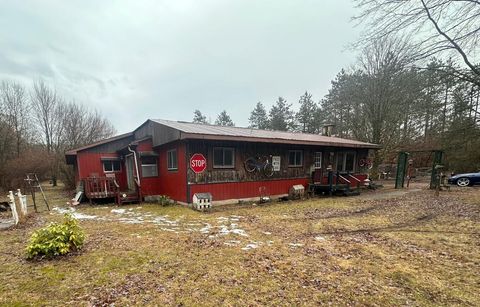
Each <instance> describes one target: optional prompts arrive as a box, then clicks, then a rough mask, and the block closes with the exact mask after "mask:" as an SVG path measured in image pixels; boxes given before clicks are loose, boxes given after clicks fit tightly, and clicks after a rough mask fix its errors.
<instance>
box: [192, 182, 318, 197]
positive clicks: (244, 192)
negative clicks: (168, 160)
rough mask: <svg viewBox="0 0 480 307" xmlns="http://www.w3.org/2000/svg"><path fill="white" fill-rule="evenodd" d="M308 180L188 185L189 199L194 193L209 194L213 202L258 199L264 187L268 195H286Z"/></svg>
mask: <svg viewBox="0 0 480 307" xmlns="http://www.w3.org/2000/svg"><path fill="white" fill-rule="evenodd" d="M308 182H309V179H308V178H298V179H282V180H268V181H247V182H228V183H210V184H208V183H207V184H192V185H190V199H189V202H191V201H192V196H193V194H195V193H202V192H210V193H211V194H212V197H213V200H214V201H216V200H226V199H237V198H252V197H260V188H261V187H265V188H266V193H267V194H268V195H280V194H288V191H289V189H290V187H291V186H292V185H294V184H301V185H303V186H304V187H306V186H307V185H308Z"/></svg>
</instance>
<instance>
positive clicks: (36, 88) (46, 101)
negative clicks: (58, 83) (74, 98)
mask: <svg viewBox="0 0 480 307" xmlns="http://www.w3.org/2000/svg"><path fill="white" fill-rule="evenodd" d="M31 102H32V111H33V114H34V118H35V120H36V123H37V125H38V128H39V130H40V132H41V134H42V138H43V142H44V144H45V146H46V147H47V151H48V152H49V153H50V152H53V151H54V150H55V149H58V147H59V141H60V139H61V135H62V130H63V124H64V123H63V121H62V112H63V110H62V108H63V103H62V102H61V98H60V97H59V96H58V95H57V92H56V91H55V90H54V89H51V88H50V87H48V86H47V85H46V84H45V82H44V81H43V80H39V81H36V82H35V83H34V84H33V91H32V92H31Z"/></svg>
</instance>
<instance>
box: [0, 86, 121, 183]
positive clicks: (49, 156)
mask: <svg viewBox="0 0 480 307" xmlns="http://www.w3.org/2000/svg"><path fill="white" fill-rule="evenodd" d="M115 132H116V131H115V129H114V127H113V125H112V124H111V123H110V122H109V121H108V119H106V118H105V117H104V116H102V115H101V114H100V113H99V112H98V111H97V110H92V109H89V108H87V107H86V106H85V105H83V104H80V103H78V102H75V101H67V100H66V99H65V98H64V97H62V96H61V95H60V94H59V93H58V92H57V91H56V90H55V88H53V87H51V86H49V85H48V84H47V83H46V82H45V81H43V80H37V81H35V82H33V85H32V86H31V87H30V88H27V87H25V86H24V85H22V84H20V83H17V82H14V81H8V80H4V81H2V82H1V84H0V178H1V182H0V187H4V188H14V187H21V186H22V185H23V183H22V181H23V178H24V177H25V174H26V173H28V172H36V173H38V174H39V176H41V177H43V178H46V177H49V178H51V179H52V183H53V184H56V179H57V178H58V177H59V176H61V177H62V179H63V180H64V181H65V183H66V184H67V185H70V186H74V184H75V183H74V182H73V180H74V179H73V173H72V170H71V169H70V168H68V167H66V165H65V162H64V161H65V156H64V154H65V151H66V150H68V149H72V148H76V147H80V146H83V145H86V144H89V143H92V142H95V141H98V140H100V139H103V138H107V137H110V136H112V135H113V134H115Z"/></svg>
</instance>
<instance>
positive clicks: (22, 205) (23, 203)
mask: <svg viewBox="0 0 480 307" xmlns="http://www.w3.org/2000/svg"><path fill="white" fill-rule="evenodd" d="M17 197H18V201H19V202H20V211H21V212H22V215H23V216H27V195H22V191H20V189H17Z"/></svg>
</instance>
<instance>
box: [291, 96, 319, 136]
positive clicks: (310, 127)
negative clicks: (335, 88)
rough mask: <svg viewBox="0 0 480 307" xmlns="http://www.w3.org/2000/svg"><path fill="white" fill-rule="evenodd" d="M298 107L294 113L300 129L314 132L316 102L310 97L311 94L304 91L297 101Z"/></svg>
mask: <svg viewBox="0 0 480 307" xmlns="http://www.w3.org/2000/svg"><path fill="white" fill-rule="evenodd" d="M298 102H299V104H300V109H299V110H298V112H297V114H296V115H295V118H296V120H297V121H298V123H299V124H300V130H301V131H302V132H306V133H314V132H315V130H316V124H315V119H316V118H315V117H316V115H317V109H318V106H317V104H316V103H315V102H314V101H313V99H312V94H310V93H308V92H305V94H303V95H302V96H300V100H299V101H298Z"/></svg>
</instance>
